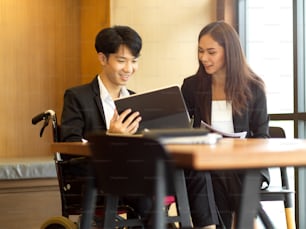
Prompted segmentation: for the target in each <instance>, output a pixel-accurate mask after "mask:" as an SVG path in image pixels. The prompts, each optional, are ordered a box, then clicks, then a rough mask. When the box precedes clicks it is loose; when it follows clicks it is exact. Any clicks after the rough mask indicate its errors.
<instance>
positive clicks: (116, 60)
mask: <svg viewBox="0 0 306 229" xmlns="http://www.w3.org/2000/svg"><path fill="white" fill-rule="evenodd" d="M98 55H99V60H100V62H101V65H102V66H103V72H102V74H101V78H102V81H103V83H104V84H106V85H108V86H111V87H118V86H125V85H126V84H127V82H128V81H129V79H130V77H131V76H132V75H133V74H134V73H135V72H136V70H137V69H138V57H135V56H133V54H132V53H131V51H130V49H128V48H127V47H126V46H125V45H121V46H120V47H119V49H118V51H117V52H116V53H112V54H109V56H108V58H107V57H106V56H105V55H104V54H103V53H99V54H98Z"/></svg>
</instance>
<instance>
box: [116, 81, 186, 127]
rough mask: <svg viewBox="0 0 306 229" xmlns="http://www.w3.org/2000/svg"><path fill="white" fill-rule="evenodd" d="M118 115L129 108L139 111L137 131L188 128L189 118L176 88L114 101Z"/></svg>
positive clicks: (179, 91)
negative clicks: (139, 118)
mask: <svg viewBox="0 0 306 229" xmlns="http://www.w3.org/2000/svg"><path fill="white" fill-rule="evenodd" d="M114 102H115V105H116V108H117V111H118V113H119V114H120V113H121V112H123V111H124V110H126V109H128V108H131V109H132V111H139V112H140V115H141V118H142V121H141V122H140V126H139V131H140V132H141V131H143V130H151V129H169V128H190V127H191V125H190V117H189V114H188V110H187V108H186V104H185V101H184V99H183V95H182V93H181V90H180V88H179V87H178V86H170V87H166V88H161V89H156V90H153V91H148V92H144V93H140V94H134V95H131V96H129V97H125V98H121V99H117V100H115V101H114Z"/></svg>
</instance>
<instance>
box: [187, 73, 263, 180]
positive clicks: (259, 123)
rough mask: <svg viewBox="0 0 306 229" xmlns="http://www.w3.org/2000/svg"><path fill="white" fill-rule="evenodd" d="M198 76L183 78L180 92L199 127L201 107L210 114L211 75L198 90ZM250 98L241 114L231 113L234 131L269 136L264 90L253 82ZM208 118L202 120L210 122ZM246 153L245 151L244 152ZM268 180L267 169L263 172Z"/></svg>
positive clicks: (196, 125) (204, 78) (205, 78)
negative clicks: (200, 96) (202, 88)
mask: <svg viewBox="0 0 306 229" xmlns="http://www.w3.org/2000/svg"><path fill="white" fill-rule="evenodd" d="M198 77H199V76H196V75H194V76H190V77H188V78H186V79H184V82H183V85H182V93H183V96H184V99H185V102H186V105H187V108H188V111H189V114H190V116H191V117H193V118H194V127H199V126H200V122H201V115H200V113H201V109H210V112H209V114H210V116H211V103H212V92H211V83H212V82H211V77H203V79H202V80H203V81H202V82H203V84H202V85H203V86H204V90H201V91H199V87H198V85H199V78H198ZM251 90H252V94H253V98H252V100H250V101H248V105H247V109H245V111H243V112H242V115H240V116H239V115H235V114H234V115H233V123H234V130H235V132H241V131H247V138H268V137H269V130H268V129H269V128H268V126H269V115H268V114H267V101H266V95H265V92H264V91H263V90H262V89H261V88H260V87H258V86H257V85H255V84H252V85H251ZM203 93H204V104H198V103H199V102H198V99H197V98H198V97H199V95H201V94H202V95H203ZM209 119H210V120H211V117H209ZM210 120H203V121H205V122H208V123H210ZM246 153H247V152H246ZM263 175H264V177H265V178H266V179H267V181H269V173H268V171H266V172H264V173H263Z"/></svg>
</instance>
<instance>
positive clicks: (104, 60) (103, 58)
mask: <svg viewBox="0 0 306 229" xmlns="http://www.w3.org/2000/svg"><path fill="white" fill-rule="evenodd" d="M98 59H99V61H100V63H101V65H102V66H104V65H106V63H107V57H106V56H105V55H104V53H102V52H99V53H98Z"/></svg>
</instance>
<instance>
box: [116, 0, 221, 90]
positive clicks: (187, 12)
mask: <svg viewBox="0 0 306 229" xmlns="http://www.w3.org/2000/svg"><path fill="white" fill-rule="evenodd" d="M215 18H216V1H215V0H192V1H190V0H167V1H164V0H146V1H143V0H133V1H130V0H111V24H112V25H115V24H126V25H129V26H131V27H133V28H134V29H135V30H137V31H138V32H139V33H140V35H141V36H142V38H143V50H142V53H141V57H140V60H139V63H140V65H139V70H138V72H137V73H136V75H135V76H134V78H133V79H132V80H131V81H130V82H129V88H130V89H132V90H135V91H136V92H141V91H145V90H150V89H153V88H157V87H163V86H167V85H171V84H178V85H181V84H182V81H183V78H185V77H187V76H189V75H192V74H194V73H195V72H196V70H197V67H198V62H197V37H198V33H199V32H200V30H201V28H202V27H204V26H205V25H206V24H207V23H209V22H211V21H213V20H215Z"/></svg>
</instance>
